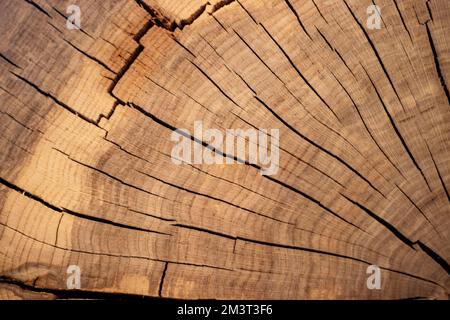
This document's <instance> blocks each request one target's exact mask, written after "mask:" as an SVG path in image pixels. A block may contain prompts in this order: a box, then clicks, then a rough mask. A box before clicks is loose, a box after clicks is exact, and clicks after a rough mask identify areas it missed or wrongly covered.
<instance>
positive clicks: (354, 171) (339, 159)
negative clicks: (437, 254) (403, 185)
mask: <svg viewBox="0 0 450 320" xmlns="http://www.w3.org/2000/svg"><path fill="white" fill-rule="evenodd" d="M255 99H256V100H258V101H259V102H260V103H261V104H262V105H263V106H264V107H265V108H266V109H267V110H269V111H270V112H271V113H272V114H273V115H274V116H275V117H276V118H277V119H278V120H279V121H280V122H281V123H283V124H284V125H285V126H286V127H287V128H288V129H290V130H291V131H292V132H294V133H295V134H296V135H298V136H299V137H301V138H302V139H304V140H306V141H307V142H309V143H310V144H311V145H313V146H314V147H316V148H318V149H319V150H321V151H322V152H324V153H326V154H327V155H329V156H331V157H332V158H334V159H336V160H337V161H338V162H339V163H342V164H343V165H344V166H345V167H347V168H348V169H350V170H351V171H352V172H353V173H355V174H356V175H357V176H358V177H360V178H361V179H362V180H364V181H365V182H366V183H367V184H368V185H369V186H371V187H372V188H373V189H374V190H375V191H377V192H378V193H379V194H380V195H381V196H383V197H384V195H383V193H382V192H381V191H379V190H378V189H377V188H376V187H375V186H374V185H373V184H372V183H371V182H370V181H369V180H367V179H366V178H365V177H364V176H363V175H362V174H360V173H359V172H358V171H357V170H356V169H354V168H353V167H352V166H351V165H350V164H348V163H347V162H345V161H344V160H342V159H341V158H339V157H338V156H337V155H335V154H333V153H332V152H330V151H328V150H327V149H325V148H323V147H322V146H321V145H319V144H317V143H315V142H314V141H312V140H311V139H309V138H308V137H306V136H304V135H303V134H301V133H300V132H299V131H298V130H297V129H295V128H294V127H292V126H291V125H290V124H289V123H287V122H286V121H285V120H284V119H283V118H281V117H280V116H279V115H278V114H277V113H276V112H275V111H273V110H272V109H271V108H270V107H269V106H268V105H267V104H266V103H265V102H264V101H263V100H262V99H261V98H259V97H258V96H255Z"/></svg>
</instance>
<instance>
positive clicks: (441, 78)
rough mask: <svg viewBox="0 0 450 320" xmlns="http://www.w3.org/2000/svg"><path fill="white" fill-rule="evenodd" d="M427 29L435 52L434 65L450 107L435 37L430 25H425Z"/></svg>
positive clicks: (432, 49)
mask: <svg viewBox="0 0 450 320" xmlns="http://www.w3.org/2000/svg"><path fill="white" fill-rule="evenodd" d="M425 27H426V29H427V35H428V41H429V43H430V47H431V51H432V52H433V58H434V65H435V67H436V72H437V74H438V78H439V81H440V82H441V86H442V89H443V90H444V93H445V96H446V97H447V102H448V104H449V105H450V94H449V92H448V87H447V84H446V83H445V79H444V76H443V75H442V70H441V65H440V63H439V58H438V54H437V51H436V47H435V46H434V41H433V36H432V35H431V31H430V27H429V26H428V23H425Z"/></svg>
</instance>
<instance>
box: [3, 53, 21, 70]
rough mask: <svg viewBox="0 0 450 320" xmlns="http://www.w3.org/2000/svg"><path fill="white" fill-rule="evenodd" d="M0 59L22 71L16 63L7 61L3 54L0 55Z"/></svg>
mask: <svg viewBox="0 0 450 320" xmlns="http://www.w3.org/2000/svg"><path fill="white" fill-rule="evenodd" d="M0 58H2V59H3V60H5V61H6V62H8V63H9V64H11V65H13V66H14V67H16V68H18V69H22V68H21V67H20V66H19V65H18V64H17V63H14V62H13V61H12V60H11V59H8V58H7V57H6V56H5V55H4V54H2V53H0Z"/></svg>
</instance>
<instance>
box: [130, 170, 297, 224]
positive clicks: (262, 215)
mask: <svg viewBox="0 0 450 320" xmlns="http://www.w3.org/2000/svg"><path fill="white" fill-rule="evenodd" d="M136 171H137V172H139V173H141V174H143V175H145V176H147V177H149V178H152V179H155V180H157V181H159V182H161V183H163V184H166V185H168V186H171V187H174V188H176V189H179V190H183V191H185V192H188V193H191V194H194V195H198V196H201V197H205V198H208V199H210V200H214V201H218V202H221V203H224V204H227V205H229V206H232V207H234V208H237V209H240V210H244V211H247V212H250V213H252V214H256V215H258V216H260V217H263V218H266V219H270V220H273V221H276V222H280V223H285V224H289V225H294V224H293V223H291V222H287V221H283V220H279V219H277V218H273V217H270V216H267V215H264V214H262V213H259V212H256V211H254V210H251V209H248V208H244V207H241V206H239V205H237V204H234V203H232V202H229V201H227V200H224V199H220V198H217V197H214V196H211V195H208V194H205V193H201V192H197V191H194V190H190V189H187V188H184V187H182V186H178V185H176V184H173V183H170V182H167V181H164V180H162V179H159V178H157V177H154V176H152V175H150V174H148V173H146V172H143V171H140V170H136Z"/></svg>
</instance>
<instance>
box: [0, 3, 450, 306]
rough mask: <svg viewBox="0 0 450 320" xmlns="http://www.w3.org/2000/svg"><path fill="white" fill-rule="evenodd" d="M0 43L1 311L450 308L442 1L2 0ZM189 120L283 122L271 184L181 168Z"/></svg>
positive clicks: (241, 167)
mask: <svg viewBox="0 0 450 320" xmlns="http://www.w3.org/2000/svg"><path fill="white" fill-rule="evenodd" d="M71 4H76V5H78V6H79V7H80V9H81V29H79V30H69V29H68V28H67V27H66V20H67V17H68V16H69V14H67V11H66V9H67V7H68V6H69V5H71ZM373 4H375V5H377V6H378V7H379V8H380V9H381V28H380V29H373V30H371V29H369V28H367V26H366V20H367V8H368V7H369V6H370V5H373ZM0 31H1V34H2V37H1V39H0V102H1V103H0V123H1V127H2V129H3V130H2V131H1V134H0V145H1V149H2V152H1V153H0V157H1V159H0V298H2V299H55V298H69V299H70V298H88V299H90V298H110V297H123V298H127V297H129V298H137V297H142V296H143V297H147V298H153V297H162V298H191V299H198V298H201V299H403V298H427V299H437V298H441V299H442V298H443V299H447V298H448V295H449V292H450V277H449V273H450V267H449V263H450V241H449V240H450V210H449V209H450V201H449V189H450V158H449V144H450V141H449V137H450V135H449V131H450V118H449V117H450V114H449V111H450V96H449V92H448V86H449V84H450V40H449V37H448V35H449V34H450V2H449V1H447V0H429V1H425V0H375V1H369V0H345V1H344V0H306V1H304V0H267V1H260V0H235V1H233V0H222V1H220V0H214V1H209V2H207V1H204V0H192V1H188V0H182V1H179V0H142V1H141V0H138V1H134V0H105V1H89V0H79V1H76V3H72V2H71V1H57V0H26V1H25V0H13V1H2V2H0ZM195 121H201V122H202V124H203V128H204V129H205V130H206V129H218V130H220V132H222V133H225V132H226V130H227V129H242V130H247V129H255V128H264V129H268V128H274V129H278V130H279V136H280V138H279V143H278V146H277V147H278V148H279V152H280V161H279V165H278V170H277V172H276V174H274V175H261V173H260V168H259V167H258V166H257V165H254V164H251V163H249V162H245V163H240V164H238V163H235V164H213V165H211V164H210V165H208V164H183V165H177V164H175V163H174V162H173V161H172V159H171V152H172V149H173V146H174V142H173V141H171V134H172V132H173V130H175V129H181V128H184V129H188V130H191V132H192V130H193V126H194V122H195ZM192 143H193V145H195V146H197V148H199V150H200V149H201V150H203V151H205V152H210V153H212V154H214V155H216V156H217V157H218V158H222V159H224V160H225V159H226V158H233V155H231V154H229V153H227V150H225V149H220V148H213V147H211V146H210V145H209V143H210V142H209V141H200V140H199V139H196V138H195V139H194V138H192ZM224 162H225V161H224ZM71 265H76V266H79V268H80V270H81V286H80V288H79V289H75V290H70V289H68V288H67V282H66V281H67V277H68V274H67V268H68V266H71ZM370 265H377V266H379V267H380V269H381V288H380V289H379V290H377V289H375V290H371V289H369V288H368V286H367V278H368V276H369V274H367V268H368V266H370Z"/></svg>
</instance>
